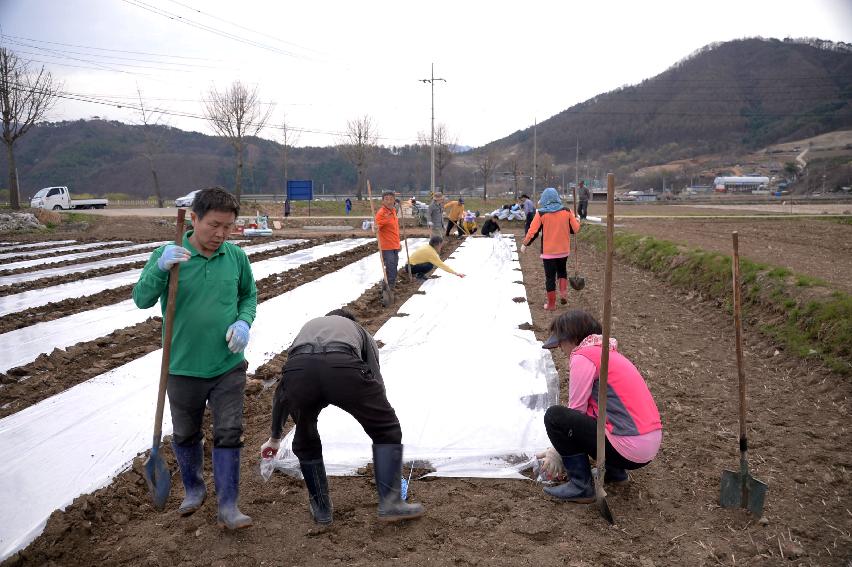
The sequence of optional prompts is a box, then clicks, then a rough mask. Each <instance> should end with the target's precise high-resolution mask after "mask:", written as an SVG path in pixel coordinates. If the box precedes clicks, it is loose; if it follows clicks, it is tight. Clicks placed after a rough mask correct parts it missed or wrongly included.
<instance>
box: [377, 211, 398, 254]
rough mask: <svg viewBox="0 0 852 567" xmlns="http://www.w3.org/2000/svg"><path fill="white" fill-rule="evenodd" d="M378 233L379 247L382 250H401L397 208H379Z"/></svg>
mask: <svg viewBox="0 0 852 567" xmlns="http://www.w3.org/2000/svg"><path fill="white" fill-rule="evenodd" d="M376 235H377V236H378V238H379V247H380V248H381V249H382V250H399V249H400V246H399V221H398V220H397V218H396V209H389V208H387V207H385V206H382V207H380V208H379V212H377V213H376Z"/></svg>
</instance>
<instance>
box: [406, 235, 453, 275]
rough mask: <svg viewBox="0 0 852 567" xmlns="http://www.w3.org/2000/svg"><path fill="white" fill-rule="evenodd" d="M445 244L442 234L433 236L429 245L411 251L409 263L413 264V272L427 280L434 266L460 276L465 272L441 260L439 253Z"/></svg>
mask: <svg viewBox="0 0 852 567" xmlns="http://www.w3.org/2000/svg"><path fill="white" fill-rule="evenodd" d="M443 246H444V239H443V238H442V237H440V236H433V237H432V238H430V239H429V245H428V246H422V247H420V248H418V249H417V250H415V251H414V252H412V253H411V256H409V257H408V263H409V264H410V265H411V273H412V274H413V275H414V277H415V278H417V279H419V280H425V279H426V274H428V273H429V272H430V271H431V270H432V269H433V268H441V269H442V270H444V271H445V272H449V273H451V274H453V275H454V276H458V277H460V278H463V277H464V274H460V273H458V272H457V271H455V270H454V269H452V268H451V267H449V266H448V265H446V264H445V263H443V262H442V261H441V257H440V256H439V254H440V253H441V248H443Z"/></svg>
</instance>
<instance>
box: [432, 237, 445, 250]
mask: <svg viewBox="0 0 852 567" xmlns="http://www.w3.org/2000/svg"><path fill="white" fill-rule="evenodd" d="M443 241H444V237H443V236H437V235H436V236H433V237H432V238H430V239H429V246H431V247H432V248H435V247H436V246H440V245H441V243H442V242H443Z"/></svg>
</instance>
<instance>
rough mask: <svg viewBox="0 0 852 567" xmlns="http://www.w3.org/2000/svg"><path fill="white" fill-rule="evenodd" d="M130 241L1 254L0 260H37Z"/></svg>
mask: <svg viewBox="0 0 852 567" xmlns="http://www.w3.org/2000/svg"><path fill="white" fill-rule="evenodd" d="M130 243H131V242H130V241H129V240H116V241H112V242H90V243H89V244H73V245H70V246H60V247H59V248H45V249H44V250H25V251H24V250H21V251H18V252H5V253H0V260H6V259H8V258H35V257H37V256H48V255H50V254H56V253H57V252H76V251H80V250H91V249H93V248H104V247H109V246H115V245H117V244H130Z"/></svg>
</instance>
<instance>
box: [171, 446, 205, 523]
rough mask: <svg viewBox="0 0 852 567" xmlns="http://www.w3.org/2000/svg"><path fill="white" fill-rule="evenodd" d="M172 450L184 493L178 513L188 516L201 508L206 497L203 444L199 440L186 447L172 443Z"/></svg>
mask: <svg viewBox="0 0 852 567" xmlns="http://www.w3.org/2000/svg"><path fill="white" fill-rule="evenodd" d="M172 450H174V452H175V458H176V459H177V462H178V466H179V467H180V478H181V480H183V490H184V492H185V493H186V496H184V499H183V502H181V504H180V508H178V513H179V514H180V515H181V516H189V515H190V514H192V513H194V512H195V511H196V510H198V509H199V508H201V505H202V504H204V501H205V500H206V499H207V487H206V486H204V445H202V443H201V441H199V442H198V443H196V444H195V445H188V446H186V447H181V446H180V445H178V444H176V443H172Z"/></svg>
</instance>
